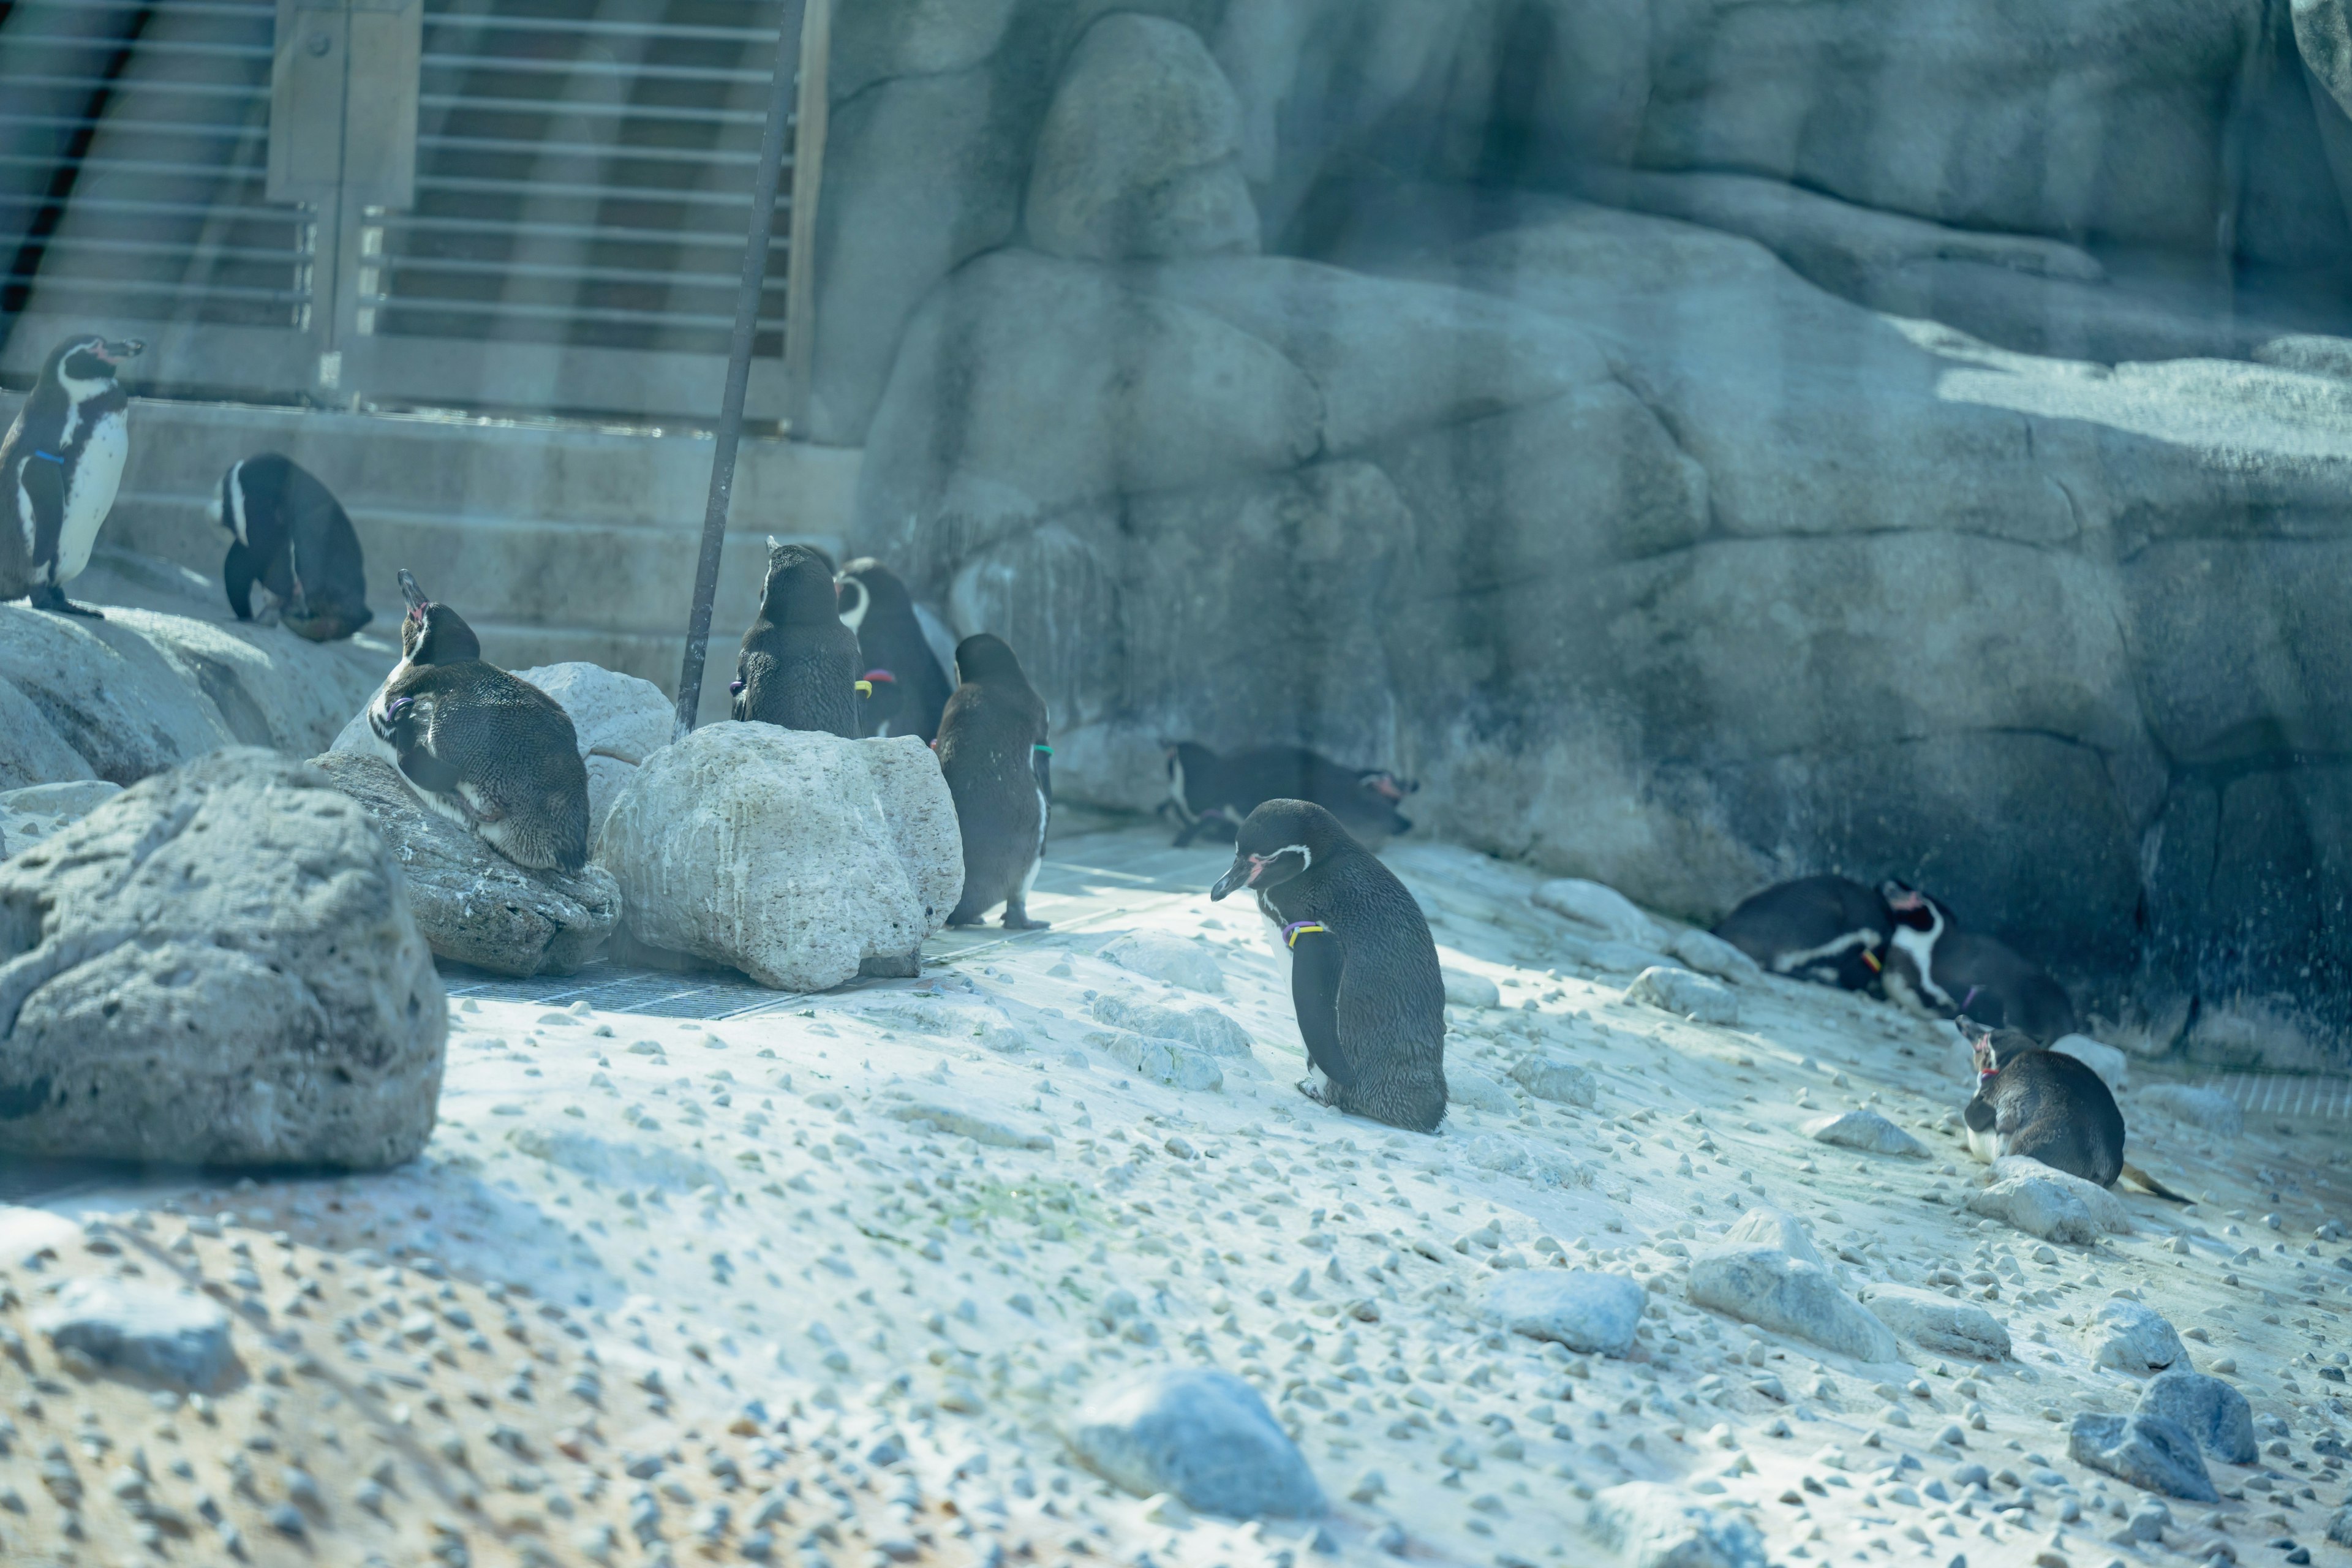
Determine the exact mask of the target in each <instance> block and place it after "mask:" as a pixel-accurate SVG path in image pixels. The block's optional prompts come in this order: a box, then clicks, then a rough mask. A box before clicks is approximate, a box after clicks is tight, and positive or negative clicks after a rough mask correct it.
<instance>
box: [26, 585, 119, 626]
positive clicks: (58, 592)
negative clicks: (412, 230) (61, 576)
mask: <svg viewBox="0 0 2352 1568" xmlns="http://www.w3.org/2000/svg"><path fill="white" fill-rule="evenodd" d="M31 602H32V605H33V608H35V609H37V610H47V611H48V612H49V614H51V615H53V616H81V617H83V618H84V619H86V620H92V621H102V620H104V619H106V616H104V615H102V614H100V612H99V611H97V610H93V609H91V608H90V607H89V605H77V604H75V603H74V602H73V601H72V600H70V599H68V598H67V597H66V591H65V590H64V589H63V588H60V587H58V585H57V584H55V583H44V584H41V585H40V586H39V587H37V588H36V589H34V590H33V592H32V595H31Z"/></svg>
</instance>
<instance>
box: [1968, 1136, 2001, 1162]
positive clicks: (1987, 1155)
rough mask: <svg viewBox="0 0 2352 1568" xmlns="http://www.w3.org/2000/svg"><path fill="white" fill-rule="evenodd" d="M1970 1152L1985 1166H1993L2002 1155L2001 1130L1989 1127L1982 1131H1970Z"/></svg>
mask: <svg viewBox="0 0 2352 1568" xmlns="http://www.w3.org/2000/svg"><path fill="white" fill-rule="evenodd" d="M1969 1153H1970V1154H1971V1155H1973V1156H1975V1157H1976V1158H1977V1159H1978V1160H1979V1161H1981V1162H1982V1163H1985V1164H1988V1165H1990V1164H1991V1163H1993V1162H1994V1161H1996V1160H1998V1159H2000V1155H2001V1136H2000V1129H1998V1128H1994V1127H1988V1128H1986V1129H1984V1130H1983V1131H1978V1130H1977V1129H1975V1128H1973V1127H1971V1128H1969Z"/></svg>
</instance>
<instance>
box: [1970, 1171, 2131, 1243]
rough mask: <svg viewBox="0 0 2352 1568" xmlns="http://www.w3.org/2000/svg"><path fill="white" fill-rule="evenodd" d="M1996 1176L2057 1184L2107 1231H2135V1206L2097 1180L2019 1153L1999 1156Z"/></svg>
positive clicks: (1996, 1179) (2115, 1233)
mask: <svg viewBox="0 0 2352 1568" xmlns="http://www.w3.org/2000/svg"><path fill="white" fill-rule="evenodd" d="M1992 1176H1993V1180H1994V1182H1995V1183H2001V1182H2007V1181H2012V1180H2025V1181H2034V1182H2042V1183H2045V1184H2054V1185H2056V1186H2058V1187H2059V1188H2061V1189H2063V1191H2065V1192H2066V1193H2067V1194H2070V1195H2072V1196H2073V1197H2074V1201H2075V1202H2077V1203H2079V1204H2081V1205H2083V1207H2084V1209H2085V1210H2086V1211H2087V1212H2088V1213H2089V1214H2090V1216H2091V1219H2092V1222H2093V1223H2094V1224H2095V1225H2096V1226H2098V1227H2099V1228H2100V1229H2101V1230H2102V1231H2104V1232H2105V1233H2106V1234H2107V1235H2109V1236H2129V1235H2131V1234H2132V1217H2131V1210H2129V1209H2127V1208H2126V1207H2125V1206H2124V1201H2123V1199H2121V1198H2119V1197H2117V1196H2116V1194H2114V1193H2113V1192H2111V1191H2109V1190H2108V1189H2107V1188H2105V1187H2103V1186H2101V1185H2099V1184H2097V1183H2096V1182H2086V1181H2084V1179H2083V1178H2082V1177H2080V1176H2077V1175H2073V1174H2070V1173H2067V1172H2064V1171H2061V1170H2057V1169H2055V1168H2053V1167H2052V1166H2049V1165H2045V1164H2043V1163H2042V1162H2041V1161H2039V1160H2028V1159H2024V1158H2022V1157H2021V1156H2019V1155H2015V1154H2004V1155H2002V1156H2001V1157H2000V1159H1998V1160H1995V1161H1994V1162H1993V1163H1992Z"/></svg>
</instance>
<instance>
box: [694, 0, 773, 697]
mask: <svg viewBox="0 0 2352 1568" xmlns="http://www.w3.org/2000/svg"><path fill="white" fill-rule="evenodd" d="M805 9H806V0H784V3H783V4H782V5H779V6H778V7H777V11H778V16H777V17H776V65H775V70H774V74H773V78H772V80H771V81H770V83H769V86H768V124H767V129H766V130H765V131H764V132H761V137H760V166H759V169H758V171H757V174H756V175H755V177H754V179H753V181H752V184H751V234H750V236H749V237H748V238H747V239H746V240H745V241H744V245H743V278H742V281H741V282H740V284H739V285H738V287H737V289H736V291H735V335H734V338H733V340H732V341H731V342H730V343H729V344H728V349H727V395H726V396H725V398H724V399H723V400H722V401H721V402H720V404H719V430H718V437H719V438H718V441H717V443H716V446H715V448H714V449H713V451H712V452H711V454H710V496H709V500H707V501H706V502H705V503H704V505H703V509H702V558H701V560H700V561H699V562H698V563H697V564H696V566H695V570H694V610H693V613H692V614H691V615H690V616H688V620H687V623H686V663H685V666H684V667H683V668H680V669H679V671H678V674H677V726H676V727H675V728H674V729H673V730H672V731H671V738H672V739H673V740H683V739H684V738H685V737H686V734H687V731H690V730H692V729H693V728H694V716H695V710H697V709H698V708H699V707H701V706H702V671H703V667H704V666H705V665H706V664H708V663H709V658H710V603H711V600H712V599H713V598H715V597H716V596H717V595H718V593H719V554H720V552H722V551H723V550H724V549H725V548H726V544H727V510H728V505H729V503H730V501H731V500H733V498H734V493H735V448H736V447H738V446H739V445H740V444H741V442H742V439H743V396H744V393H745V391H746V389H747V388H748V387H749V386H750V385H751V341H752V339H753V337H754V336H755V335H756V333H757V331H758V330H759V325H760V291H761V289H762V288H763V287H764V286H765V285H766V283H767V280H768V234H769V229H770V228H771V227H772V226H773V225H774V223H775V218H776V187H777V185H778V184H781V183H782V178H783V172H784V149H785V147H786V145H787V144H788V143H789V142H790V141H791V137H792V120H793V99H794V96H795V93H796V91H797V80H798V78H799V74H800V71H799V68H800V59H801V24H802V21H803V14H804V12H805Z"/></svg>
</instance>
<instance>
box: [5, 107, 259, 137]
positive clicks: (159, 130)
mask: <svg viewBox="0 0 2352 1568" xmlns="http://www.w3.org/2000/svg"><path fill="white" fill-rule="evenodd" d="M100 123H103V124H104V125H105V126H106V128H107V130H108V132H110V133H112V134H115V135H121V134H123V133H125V132H135V133H138V134H140V135H145V136H212V137H218V138H226V139H228V140H232V141H237V142H258V141H260V140H261V139H262V138H263V137H265V136H267V135H268V134H269V132H268V131H267V130H266V129H265V128H263V127H261V126H258V125H206V124H204V123H202V122H200V121H191V120H132V119H130V118H128V117H126V116H123V115H116V114H110V115H107V116H106V117H105V118H104V120H103V121H100V117H99V116H97V115H94V114H0V125H50V126H56V127H58V129H60V130H63V129H68V128H70V129H73V130H77V131H78V130H80V129H81V128H82V127H84V126H95V125H98V124H100Z"/></svg>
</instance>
